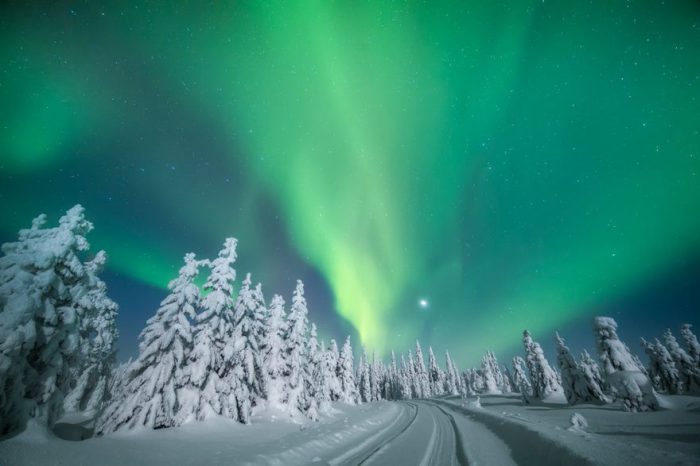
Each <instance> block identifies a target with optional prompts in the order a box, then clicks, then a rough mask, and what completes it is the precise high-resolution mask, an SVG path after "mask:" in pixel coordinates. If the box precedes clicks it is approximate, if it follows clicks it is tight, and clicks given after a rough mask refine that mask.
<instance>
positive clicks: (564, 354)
mask: <svg viewBox="0 0 700 466" xmlns="http://www.w3.org/2000/svg"><path fill="white" fill-rule="evenodd" d="M555 341H556V345H557V363H558V364H559V370H560V371H561V381H562V388H563V389H564V395H565V396H566V401H567V402H568V403H569V404H570V405H573V404H577V403H587V402H591V401H598V402H605V397H604V396H603V393H602V390H601V389H600V387H599V386H597V385H596V384H594V382H593V381H592V380H590V378H587V377H586V376H585V374H584V372H583V371H582V370H581V368H580V367H579V365H578V363H577V362H576V360H575V359H574V357H573V356H572V355H571V351H569V347H568V346H566V344H565V343H564V339H563V338H561V337H560V336H559V333H556V334H555Z"/></svg>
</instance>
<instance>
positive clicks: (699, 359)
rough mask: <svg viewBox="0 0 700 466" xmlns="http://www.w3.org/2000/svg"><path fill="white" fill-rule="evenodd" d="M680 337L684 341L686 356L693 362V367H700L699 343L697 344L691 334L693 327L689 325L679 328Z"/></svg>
mask: <svg viewBox="0 0 700 466" xmlns="http://www.w3.org/2000/svg"><path fill="white" fill-rule="evenodd" d="M681 336H682V337H683V340H684V341H685V346H686V348H687V350H688V351H687V352H688V356H690V357H691V358H692V359H693V361H695V367H698V365H700V343H698V337H697V336H695V334H694V333H693V326H692V325H690V324H683V325H682V326H681Z"/></svg>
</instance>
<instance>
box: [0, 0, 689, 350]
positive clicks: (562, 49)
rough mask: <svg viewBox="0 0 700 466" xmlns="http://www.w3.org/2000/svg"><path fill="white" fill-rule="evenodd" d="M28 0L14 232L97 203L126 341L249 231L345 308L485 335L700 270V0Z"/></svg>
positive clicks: (374, 330)
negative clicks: (193, 264)
mask: <svg viewBox="0 0 700 466" xmlns="http://www.w3.org/2000/svg"><path fill="white" fill-rule="evenodd" d="M25 3H27V4H25ZM29 4H31V5H29ZM1 8H2V14H0V34H1V42H0V54H1V56H2V69H1V70H0V105H1V107H2V109H3V112H2V114H1V116H0V158H1V159H0V203H1V205H2V211H3V215H2V216H1V217H0V218H1V221H0V232H1V234H2V239H3V241H6V240H10V239H11V238H12V237H13V236H14V234H15V232H16V231H17V229H18V228H20V227H23V226H26V225H28V224H29V222H30V220H31V218H32V217H34V216H35V215H36V214H38V213H40V212H46V213H47V214H49V216H50V217H51V218H52V219H56V218H57V217H58V215H59V213H60V212H61V211H62V210H65V209H67V208H68V207H70V206H71V205H73V204H75V203H81V204H83V205H84V206H85V207H86V209H87V215H88V217H89V218H90V219H91V220H92V221H93V222H94V223H95V226H96V229H95V231H94V233H92V234H91V238H90V241H91V243H92V245H93V248H96V249H98V248H99V249H105V250H106V251H107V252H108V254H109V257H110V260H109V265H108V276H107V277H106V281H107V284H108V286H110V287H111V289H112V290H113V292H112V295H113V297H114V298H115V300H116V301H118V302H119V303H120V304H121V305H122V318H121V319H122V320H121V322H120V325H121V326H122V334H124V335H125V336H126V338H124V339H123V342H122V345H127V346H128V345H131V346H134V349H132V348H130V347H124V346H123V349H124V351H125V352H129V351H134V350H135V344H134V339H135V338H134V337H133V335H135V333H137V332H138V331H139V330H140V328H141V326H142V325H143V322H144V321H145V319H146V318H147V317H148V316H150V315H151V313H152V312H153V311H154V310H155V308H156V306H157V303H158V300H159V299H160V298H161V297H162V293H163V290H162V288H164V286H165V285H166V284H167V282H168V280H169V279H170V278H172V276H173V274H174V273H175V272H176V270H177V267H178V265H179V263H180V261H181V258H182V256H183V255H184V253H185V252H187V251H190V250H192V251H194V252H196V253H197V254H198V255H201V256H212V255H213V254H215V252H216V251H217V250H218V248H219V246H220V244H221V243H222V241H223V239H224V237H226V236H230V235H233V236H236V237H237V238H238V239H239V257H240V260H239V263H238V266H237V269H238V270H239V276H240V274H242V273H244V272H245V271H251V272H252V273H253V278H254V279H256V280H260V281H262V282H263V289H264V291H265V293H266V297H267V298H268V299H269V298H271V297H272V294H273V293H284V294H285V295H286V296H288V295H290V294H291V291H292V289H293V284H294V280H295V279H296V278H297V277H300V278H302V279H304V280H305V282H306V283H307V287H306V288H307V292H308V293H309V304H310V309H311V316H310V317H311V318H312V319H313V320H315V321H317V322H318V323H319V324H320V327H321V330H322V333H323V334H325V335H327V336H334V337H336V338H340V337H342V335H343V334H344V333H345V332H353V333H355V332H356V335H357V336H359V338H361V340H362V342H363V343H364V344H366V345H367V346H368V347H371V348H376V349H378V350H380V351H386V350H388V349H391V348H392V347H393V348H397V349H399V348H405V347H407V346H409V345H410V344H411V342H412V341H413V340H415V338H416V337H420V338H421V339H422V340H423V341H424V342H425V343H426V344H433V345H434V346H435V347H436V348H439V349H443V348H444V347H449V348H450V349H451V351H452V352H453V353H458V354H460V355H461V358H457V359H458V360H460V361H464V362H472V361H473V360H474V359H476V358H477V357H478V356H479V354H480V353H481V352H483V351H484V350H485V349H489V348H490V349H493V350H496V351H506V350H511V349H512V348H513V347H514V346H515V345H517V344H518V341H519V336H520V332H521V331H522V329H523V328H525V327H528V328H530V329H531V330H532V331H533V332H534V334H535V335H536V336H537V335H540V336H541V339H542V340H549V337H548V335H549V334H550V333H551V332H552V331H553V330H554V329H555V328H566V326H567V325H572V324H573V323H575V322H580V321H582V319H587V318H589V317H590V316H592V315H594V314H596V313H598V312H600V311H601V310H604V311H611V312H615V313H619V315H618V317H619V318H620V319H621V320H622V321H623V322H624V321H625V319H628V320H629V321H634V320H636V319H635V315H636V314H635V313H636V312H638V310H637V309H629V308H627V306H626V305H625V303H630V302H637V301H635V300H636V299H637V298H638V297H639V296H642V295H643V294H644V293H648V292H649V290H650V289H652V290H657V291H658V293H659V296H664V293H674V291H673V290H672V289H671V288H669V287H668V286H667V284H668V281H669V280H668V277H669V276H671V277H673V276H676V275H677V274H678V273H680V272H679V271H683V274H684V277H685V278H686V279H687V278H688V274H693V273H697V271H698V270H700V267H697V264H698V263H700V216H699V215H698V212H700V177H699V176H698V171H700V161H699V160H700V59H699V58H698V56H700V55H699V52H698V51H700V7H699V6H698V3H697V2H696V1H690V0H688V1H685V0H679V1H673V2H656V1H625V2H578V1H571V2H568V1H567V2H557V1H549V0H547V1H541V0H539V1H512V2H467V1H462V2H427V3H418V2H415V3H414V2H408V3H403V2H401V3H399V2H383V1H377V2H335V1H313V0H310V1H305V2H221V3H215V4H214V5H213V6H212V5H206V6H205V5H200V4H199V3H198V2H179V3H177V4H176V3H175V2H172V3H171V4H170V7H168V8H164V7H162V6H159V3H157V2H128V5H127V3H126V2H106V3H103V4H101V5H98V4H96V3H93V2H89V3H88V2H70V3H63V2H54V3H49V2H47V3H46V4H44V5H41V4H39V3H38V2H24V3H23V2H16V3H5V4H4V5H3V6H2V7H1ZM689 264H690V265H689ZM694 264H695V266H694ZM695 278H697V277H695ZM110 279H111V280H112V281H110ZM671 281H672V282H673V281H674V280H671ZM690 282H697V279H694V280H693V279H692V277H691V280H690ZM660 283H662V284H663V286H661V285H659V287H657V286H656V285H657V284H660ZM688 286H690V285H688ZM657 288H658V289H657ZM695 296H700V295H695ZM140 297H142V298H143V299H141V300H140V301H139V298H140ZM657 298H658V296H657ZM676 298H677V297H673V296H669V297H668V299H667V300H664V299H663V298H658V299H659V302H660V303H662V304H663V303H667V304H668V305H669V307H671V308H668V309H662V310H661V309H660V310H659V312H660V314H662V315H663V318H664V321H663V322H658V323H654V322H649V318H648V317H646V318H645V319H646V321H645V322H646V324H645V323H640V322H637V324H638V325H639V328H641V329H642V330H645V329H654V330H656V329H660V328H661V327H665V326H667V325H675V324H676V323H677V322H680V321H682V320H684V319H685V320H688V319H691V320H692V318H693V317H694V316H695V315H696V313H697V309H698V305H697V301H694V302H693V299H695V298H689V301H686V302H684V303H681V304H678V303H677V302H675V301H674V299H676ZM421 299H425V300H427V302H428V303H429V306H421V305H419V301H420V300H421ZM655 299H656V298H655ZM139 302H140V303H142V304H138V303H139ZM655 302H656V301H655ZM688 302H690V304H688ZM672 304H673V306H672ZM674 306H675V307H674ZM662 311H663V312H662ZM694 323H695V324H696V325H698V324H700V322H697V321H696V322H694ZM645 325H646V326H645ZM582 331H587V329H586V328H583V329H582ZM623 331H624V329H623ZM636 336H637V335H635V337H636ZM572 337H573V338H574V340H575V338H576V336H572ZM477 353H478V354H477Z"/></svg>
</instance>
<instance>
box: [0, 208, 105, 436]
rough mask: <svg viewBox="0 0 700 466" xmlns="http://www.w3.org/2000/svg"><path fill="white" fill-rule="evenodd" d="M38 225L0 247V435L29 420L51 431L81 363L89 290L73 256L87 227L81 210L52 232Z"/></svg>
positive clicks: (86, 276) (70, 212)
mask: <svg viewBox="0 0 700 466" xmlns="http://www.w3.org/2000/svg"><path fill="white" fill-rule="evenodd" d="M45 223H46V216H45V215H40V216H38V217H37V218H35V219H34V221H33V222H32V226H31V228H28V229H23V230H20V232H19V238H18V241H16V242H12V243H6V244H3V245H2V252H3V254H4V255H3V257H1V258H0V434H4V433H8V432H12V431H15V430H18V429H21V428H23V426H24V424H25V422H26V420H27V418H28V417H29V416H33V417H35V418H38V419H39V420H40V422H42V423H47V424H49V425H51V424H53V422H55V421H56V420H57V419H58V418H59V417H60V416H61V414H62V409H63V402H64V395H65V393H66V392H67V391H68V390H70V388H71V386H73V387H75V383H76V380H75V376H76V374H77V373H78V371H79V369H80V367H81V365H82V364H83V361H82V358H83V357H84V354H81V352H80V351H79V345H80V339H81V322H80V316H79V309H80V307H81V306H80V305H79V304H78V302H79V301H80V300H81V299H82V298H83V297H84V296H85V295H86V294H88V293H89V290H90V285H91V284H90V273H89V272H88V271H87V270H86V267H85V266H84V265H83V263H82V262H81V260H80V255H81V253H82V252H83V251H85V250H87V249H88V247H89V244H88V242H87V240H86V238H85V235H86V234H87V233H88V232H90V230H92V228H93V227H92V224H91V223H90V222H89V221H87V220H86V219H85V215H84V209H83V208H82V207H81V206H80V205H76V206H74V207H73V208H71V209H70V210H68V211H67V212H66V214H65V215H64V216H62V217H61V218H60V220H59V225H58V227H55V228H44V225H45ZM93 289H94V288H93ZM106 343H107V342H106ZM94 356H96V357H98V358H101V356H98V355H94ZM81 395H82V393H81ZM81 402H82V400H81Z"/></svg>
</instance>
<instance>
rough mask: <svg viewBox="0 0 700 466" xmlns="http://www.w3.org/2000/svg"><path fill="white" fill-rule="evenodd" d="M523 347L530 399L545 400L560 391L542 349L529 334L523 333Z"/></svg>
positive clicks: (559, 386) (556, 377)
mask: <svg viewBox="0 0 700 466" xmlns="http://www.w3.org/2000/svg"><path fill="white" fill-rule="evenodd" d="M523 345H524V347H525V354H526V361H527V369H528V372H529V373H530V382H531V383H532V397H533V398H537V399H545V398H547V397H548V396H550V395H551V394H553V393H555V392H559V391H560V390H561V385H560V383H559V376H558V375H557V374H556V372H554V370H552V367H551V366H550V365H549V362H548V361H547V358H545V356H544V352H543V351H542V347H540V344H539V343H537V342H536V341H534V340H533V339H532V336H531V335H530V332H528V331H527V330H525V331H524V332H523Z"/></svg>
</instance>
